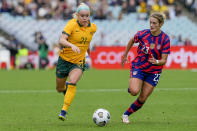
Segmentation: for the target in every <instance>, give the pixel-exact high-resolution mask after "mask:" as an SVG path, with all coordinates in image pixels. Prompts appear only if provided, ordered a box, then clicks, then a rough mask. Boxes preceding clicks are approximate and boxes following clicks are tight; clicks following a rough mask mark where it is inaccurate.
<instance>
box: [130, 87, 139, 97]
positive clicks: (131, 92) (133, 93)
mask: <svg viewBox="0 0 197 131" xmlns="http://www.w3.org/2000/svg"><path fill="white" fill-rule="evenodd" d="M128 92H129V93H130V94H131V95H132V96H136V95H138V93H139V91H138V90H135V89H132V88H129V89H128Z"/></svg>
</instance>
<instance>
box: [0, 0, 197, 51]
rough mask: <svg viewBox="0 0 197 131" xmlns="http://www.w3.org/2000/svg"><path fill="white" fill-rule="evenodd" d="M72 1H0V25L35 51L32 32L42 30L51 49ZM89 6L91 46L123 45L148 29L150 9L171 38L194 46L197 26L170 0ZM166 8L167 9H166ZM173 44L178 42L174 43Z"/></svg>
mask: <svg viewBox="0 0 197 131" xmlns="http://www.w3.org/2000/svg"><path fill="white" fill-rule="evenodd" d="M79 2H80V1H79V0H78V1H72V0H67V1H65V0H52V1H47V0H40V1H37V0H24V1H20V0H16V1H15V2H13V1H11V0H7V1H6V0H1V5H0V7H1V16H0V28H1V29H2V30H4V31H5V32H7V33H9V34H10V35H13V36H15V37H16V38H17V40H19V41H20V42H22V43H24V44H25V45H26V46H28V47H29V48H30V49H33V50H36V49H37V48H38V45H37V44H36V43H35V36H34V34H35V32H38V31H41V32H42V33H43V35H44V37H45V38H46V42H47V44H48V45H49V47H50V48H52V47H53V44H55V43H57V42H58V39H59V36H60V34H61V32H62V29H63V27H64V26H65V24H66V22H67V21H68V19H69V18H71V15H72V13H73V11H74V10H75V8H76V6H77V4H78V3H79ZM84 2H86V3H87V4H89V5H90V7H91V8H92V18H91V19H92V21H93V22H94V23H96V24H97V27H98V31H97V32H96V34H95V36H94V38H93V41H92V45H97V46H99V45H105V46H125V45H126V44H127V42H128V40H129V38H130V37H131V36H132V35H134V33H135V32H136V31H138V30H141V29H144V28H148V26H149V23H148V21H147V18H148V15H149V14H150V13H151V11H163V12H164V13H165V14H166V16H167V21H166V23H165V25H164V26H163V28H162V29H163V30H164V31H165V32H167V33H168V34H169V35H170V36H171V37H172V38H174V37H176V38H178V37H179V36H181V37H182V39H183V40H186V39H189V40H191V42H192V44H193V45H196V44H197V43H196V41H197V34H196V33H193V32H197V26H196V25H195V23H193V22H192V21H191V20H190V19H188V18H187V16H182V15H181V10H180V9H179V7H178V6H177V5H176V4H174V1H173V0H139V1H135V0H128V1H124V0H101V1H98V0H89V1H88V0H86V1H84ZM166 11H167V12H166ZM174 45H178V44H177V43H176V44H174Z"/></svg>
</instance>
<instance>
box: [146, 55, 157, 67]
mask: <svg viewBox="0 0 197 131" xmlns="http://www.w3.org/2000/svg"><path fill="white" fill-rule="evenodd" d="M151 56H152V57H151V58H149V59H148V61H149V62H150V63H151V64H154V65H157V64H158V63H157V60H156V59H155V58H154V56H153V54H151Z"/></svg>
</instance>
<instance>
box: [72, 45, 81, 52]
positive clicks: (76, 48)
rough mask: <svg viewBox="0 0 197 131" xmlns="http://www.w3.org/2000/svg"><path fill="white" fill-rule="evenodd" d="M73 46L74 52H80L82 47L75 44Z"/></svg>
mask: <svg viewBox="0 0 197 131" xmlns="http://www.w3.org/2000/svg"><path fill="white" fill-rule="evenodd" d="M71 48H72V50H73V51H74V52H76V53H78V54H80V49H79V47H77V46H75V45H72V46H71Z"/></svg>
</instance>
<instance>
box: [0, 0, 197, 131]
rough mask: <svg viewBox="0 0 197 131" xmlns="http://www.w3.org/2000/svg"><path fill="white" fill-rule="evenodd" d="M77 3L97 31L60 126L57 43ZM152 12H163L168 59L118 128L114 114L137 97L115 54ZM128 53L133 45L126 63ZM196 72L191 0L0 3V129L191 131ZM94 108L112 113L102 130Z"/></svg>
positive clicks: (195, 11)
mask: <svg viewBox="0 0 197 131" xmlns="http://www.w3.org/2000/svg"><path fill="white" fill-rule="evenodd" d="M80 2H85V3H86V4H88V5H89V6H90V8H91V15H92V16H91V22H93V23H96V24H97V28H98V29H97V32H96V34H95V35H94V37H93V40H92V42H91V56H90V57H89V56H87V63H86V64H87V66H88V67H89V68H92V69H89V70H87V72H85V73H84V75H83V77H82V79H81V80H80V81H79V83H78V86H77V93H76V97H75V99H74V101H73V104H72V106H71V108H70V110H69V114H68V119H67V120H66V121H65V122H60V121H59V120H58V119H57V115H58V113H59V111H60V107H61V106H62V103H63V95H62V94H58V93H56V91H55V65H56V62H57V59H58V52H59V51H60V48H59V46H58V40H59V37H60V35H61V33H62V30H63V28H64V26H65V24H66V23H67V21H68V20H69V19H70V18H72V13H73V12H74V11H75V9H76V7H77V5H78V4H79V3H80ZM153 11H160V12H163V13H164V14H165V15H166V22H165V24H164V26H163V27H162V30H163V31H165V32H166V33H167V34H168V35H169V36H170V38H171V54H170V55H169V57H168V61H167V63H166V65H165V70H164V71H163V73H162V76H161V79H160V82H159V84H158V86H157V88H156V89H155V92H154V93H153V94H152V95H151V97H150V99H149V100H148V101H147V102H146V105H145V106H144V107H143V108H142V110H140V111H139V112H137V113H136V114H134V115H133V116H132V117H131V124H130V125H123V124H121V123H120V122H121V120H120V116H121V115H122V113H123V111H124V110H125V109H127V108H128V106H129V105H130V104H131V102H133V101H134V100H135V99H136V97H131V96H130V95H129V94H128V93H127V87H128V80H129V70H128V68H129V63H127V64H126V65H125V67H124V68H125V69H124V70H121V65H120V62H121V57H122V54H123V52H124V49H125V46H126V45H127V42H128V40H129V38H130V37H132V36H133V35H134V34H135V33H136V32H137V31H138V30H142V29H144V28H149V21H148V17H149V15H150V13H151V12H153ZM135 54H136V47H134V48H132V49H131V51H130V52H129V54H128V56H129V59H130V60H132V59H133V58H134V56H135ZM19 69H22V70H19ZM23 69H27V70H23ZM30 69H31V70H30ZM34 69H35V70H34ZM38 69H42V70H38ZM103 69H104V70H103ZM108 69H110V70H108ZM196 69H197V0H0V130H1V131H17V130H20V131H21V130H24V131H29V130H36V131H54V130H56V131H57V130H66V131H70V130H71V131H79V130H84V131H88V130H90V131H96V130H99V131H100V130H107V131H108V130H109V131H112V130H113V131H121V130H124V131H126V130H140V131H143V130H144V131H158V130H160V131H166V130H168V131H186V130H187V131H195V130H197V125H196V123H197V116H196V114H197V97H196V96H197V88H196V86H197V84H196V78H197V73H196ZM7 70H10V71H7ZM97 108H106V109H108V110H109V111H110V113H111V122H110V123H109V125H108V126H107V127H104V128H102V129H101V128H99V127H97V126H96V125H94V123H93V121H92V119H91V118H92V114H93V112H94V111H95V110H96V109H97Z"/></svg>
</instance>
